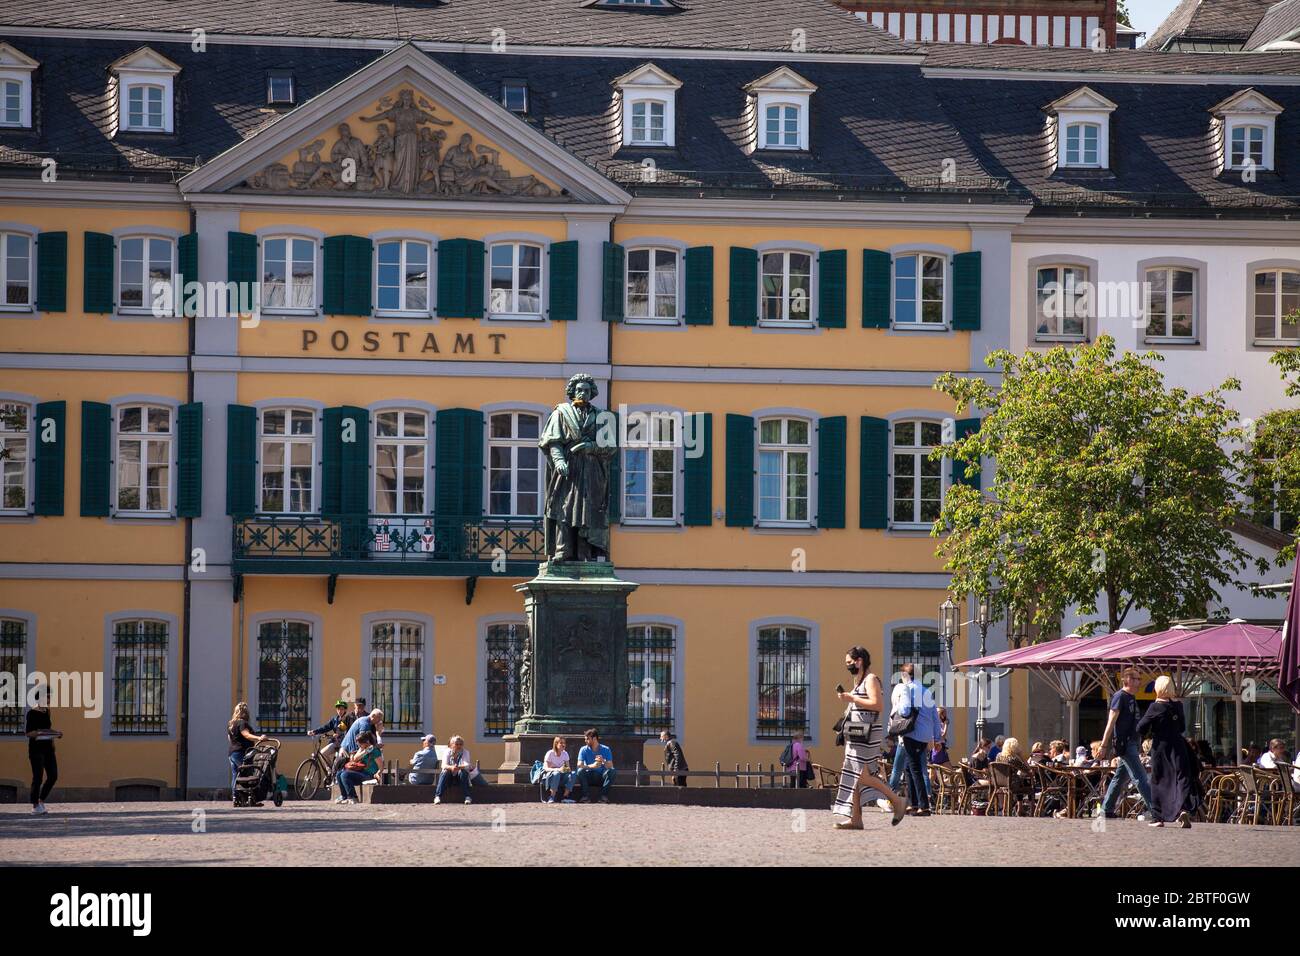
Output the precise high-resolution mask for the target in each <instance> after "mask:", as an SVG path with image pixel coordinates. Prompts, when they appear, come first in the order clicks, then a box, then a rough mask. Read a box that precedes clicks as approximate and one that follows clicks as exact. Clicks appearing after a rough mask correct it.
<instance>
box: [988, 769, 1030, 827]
mask: <svg viewBox="0 0 1300 956" xmlns="http://www.w3.org/2000/svg"><path fill="white" fill-rule="evenodd" d="M989 781H990V782H991V784H992V787H993V791H992V796H991V797H990V799H989V811H988V812H989V814H990V815H992V814H994V813H995V812H998V815H999V816H1004V817H1010V816H1021V815H1022V814H1021V811H1022V810H1023V809H1024V807H1025V805H1026V804H1027V802H1028V801H1030V800H1032V799H1033V796H1034V789H1033V785H1032V784H1031V783H1030V781H1029V780H1027V779H1026V778H1025V777H1023V776H1021V775H1020V774H1019V773H1017V772H1016V768H1015V767H1013V766H1011V764H1008V763H998V762H997V761H996V760H995V761H994V762H993V763H991V764H989ZM999 811H1000V812H999Z"/></svg>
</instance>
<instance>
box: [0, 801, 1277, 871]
mask: <svg viewBox="0 0 1300 956" xmlns="http://www.w3.org/2000/svg"><path fill="white" fill-rule="evenodd" d="M200 811H202V812H200ZM831 822H832V818H831V814H830V813H829V812H813V811H808V812H803V811H790V810H752V809H744V810H733V809H715V808H711V807H663V806H618V805H608V806H602V805H592V806H586V805H562V806H545V805H542V804H505V805H495V806H468V807H467V806H464V805H463V804H445V805H443V806H438V807H434V806H431V805H420V806H376V807H371V806H361V805H357V806H337V805H334V804H330V803H324V802H317V803H310V804H293V803H288V804H285V806H283V807H281V808H279V809H276V808H275V807H273V806H271V805H270V804H267V805H266V806H265V807H262V808H247V809H240V810H236V809H234V808H232V807H230V806H229V805H227V804H224V803H222V804H213V803H80V804H76V803H74V804H51V805H50V813H49V815H48V816H45V817H32V816H30V815H29V813H28V808H27V807H26V806H25V805H23V804H19V805H16V806H12V805H11V806H3V807H0V865H13V864H18V865H31V864H90V865H119V866H120V865H140V866H149V865H176V864H186V865H201V866H230V865H232V864H254V865H257V864H265V865H311V864H334V863H336V862H337V860H338V851H339V849H340V847H345V846H354V847H355V846H357V845H359V844H358V842H357V840H356V839H355V838H356V837H357V836H358V835H361V834H365V835H367V836H369V837H370V838H371V840H372V841H373V842H370V843H368V844H367V845H370V846H373V847H376V848H377V849H379V851H380V853H381V854H382V857H383V860H384V862H385V863H386V864H388V865H398V866H400V865H417V864H421V863H428V864H439V865H447V864H460V865H464V864H468V865H475V864H489V865H513V866H528V865H533V864H535V862H536V860H537V859H539V858H541V857H544V856H545V855H546V854H554V852H555V851H556V849H557V848H558V847H573V848H575V849H576V848H581V850H582V854H583V858H584V861H585V862H586V863H588V864H623V865H633V866H645V865H656V864H662V865H683V864H684V865H783V866H792V865H820V864H861V863H863V862H873V861H874V862H883V861H886V860H888V861H892V862H903V861H908V862H915V863H927V864H947V865H962V864H1017V865H1025V864H1030V865H1053V866H1067V865H1068V866H1101V865H1106V866H1115V865H1124V864H1146V865H1150V864H1159V865H1162V866H1171V867H1180V866H1181V867H1204V866H1207V865H1216V864H1222V865H1247V866H1249V865H1269V866H1300V828H1290V827H1278V828H1274V827H1236V826H1223V825H1209V824H1198V825H1196V826H1194V827H1193V828H1192V829H1191V830H1177V829H1153V828H1150V827H1148V826H1146V824H1143V823H1138V822H1136V821H1113V820H1112V821H1107V827H1106V829H1105V831H1104V832H1094V830H1093V829H1092V823H1091V822H1090V821H1086V820H1055V819H1016V818H1012V819H1005V818H984V817H951V816H937V817H930V818H928V819H920V820H916V819H907V820H904V821H903V822H902V823H901V824H900V825H899V826H898V827H897V828H891V827H890V826H889V818H888V816H886V815H885V814H883V813H879V812H876V811H868V813H867V816H866V829H865V830H863V831H861V832H856V831H849V832H836V831H832V830H831V829H830V825H831ZM200 824H201V825H202V826H200ZM195 830H200V832H194V831H195Z"/></svg>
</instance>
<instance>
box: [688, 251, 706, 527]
mask: <svg viewBox="0 0 1300 956" xmlns="http://www.w3.org/2000/svg"><path fill="white" fill-rule="evenodd" d="M710 258H712V250H710ZM692 418H693V419H694V421H695V423H696V433H695V435H694V436H692V437H693V438H694V439H695V442H696V448H697V449H698V450H699V454H698V455H696V456H695V457H691V456H690V455H686V454H685V453H686V450H683V454H684V455H685V463H684V466H683V469H684V471H685V473H686V475H685V479H684V480H683V482H682V484H683V486H684V488H683V490H684V492H685V496H686V502H685V507H684V509H683V511H684V519H683V523H685V524H686V525H688V526H691V527H697V526H704V527H707V526H708V525H711V524H713V414H712V413H711V412H704V413H703V414H697V415H693V416H692ZM701 424H702V425H703V426H704V427H703V428H699V426H700V425H701Z"/></svg>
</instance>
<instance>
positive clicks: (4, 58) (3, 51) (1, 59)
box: [0, 43, 41, 72]
mask: <svg viewBox="0 0 1300 956" xmlns="http://www.w3.org/2000/svg"><path fill="white" fill-rule="evenodd" d="M40 65H41V64H40V62H39V61H37V60H33V59H32V58H31V57H30V56H28V55H27V54H26V53H24V52H23V51H22V50H19V49H17V48H15V47H12V46H10V45H9V44H8V43H0V70H26V71H28V72H30V71H32V70H34V69H36V68H37V67H38V66H40Z"/></svg>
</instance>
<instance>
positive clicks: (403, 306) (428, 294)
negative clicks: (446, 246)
mask: <svg viewBox="0 0 1300 956" xmlns="http://www.w3.org/2000/svg"><path fill="white" fill-rule="evenodd" d="M391 243H397V244H398V246H399V248H398V253H397V270H398V282H399V284H398V286H397V291H398V303H397V305H398V307H397V308H396V309H385V308H382V307H381V306H380V304H379V288H380V286H379V248H380V246H385V245H389V244H391ZM373 244H374V247H375V261H374V275H375V280H374V281H375V288H374V297H375V315H377V316H380V317H385V316H386V317H390V318H427V317H428V316H431V315H433V293H434V284H433V274H434V262H433V252H434V244H433V243H432V242H430V241H429V240H428V239H415V238H406V237H404V236H403V237H399V236H388V237H385V238H383V239H375V240H373ZM412 245H420V246H423V247H424V254H425V260H424V262H425V270H424V308H422V309H420V308H411V307H410V305H409V304H408V303H407V301H406V293H407V285H406V269H407V250H408V249H409V248H410V246H412Z"/></svg>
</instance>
